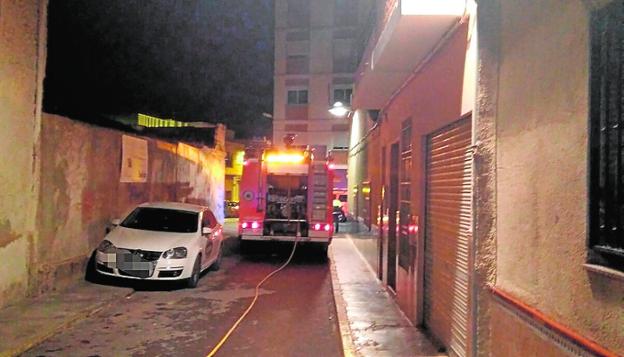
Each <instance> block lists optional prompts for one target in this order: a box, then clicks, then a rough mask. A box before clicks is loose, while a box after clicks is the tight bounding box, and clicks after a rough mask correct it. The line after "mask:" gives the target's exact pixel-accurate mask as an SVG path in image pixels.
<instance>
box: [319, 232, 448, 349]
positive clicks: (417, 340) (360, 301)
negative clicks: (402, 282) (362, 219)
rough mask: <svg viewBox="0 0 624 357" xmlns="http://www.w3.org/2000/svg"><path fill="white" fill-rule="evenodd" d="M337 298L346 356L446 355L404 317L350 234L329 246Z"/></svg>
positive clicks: (341, 235)
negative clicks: (357, 248) (360, 253)
mask: <svg viewBox="0 0 624 357" xmlns="http://www.w3.org/2000/svg"><path fill="white" fill-rule="evenodd" d="M330 259H331V274H332V283H333V287H334V299H335V301H336V309H337V310H338V322H339V325H340V332H341V335H342V340H343V348H344V352H345V356H346V357H349V356H445V355H444V354H440V353H438V352H437V348H436V347H435V346H434V345H433V344H432V343H431V342H430V341H429V339H428V338H427V336H425V335H424V334H423V333H422V332H421V331H420V330H419V329H417V328H416V327H414V326H412V324H411V323H410V322H409V321H408V320H407V319H406V318H405V317H404V315H403V314H402V313H401V311H400V310H399V308H398V306H397V305H396V303H395V302H394V300H393V299H392V297H390V295H389V294H388V292H387V291H386V290H385V289H384V287H383V286H382V285H381V283H380V282H379V280H377V278H376V277H375V275H374V274H373V272H372V271H370V269H369V266H368V265H367V264H366V263H365V262H364V260H363V259H362V257H361V256H360V255H359V254H358V252H357V251H356V248H355V246H354V244H353V242H352V241H351V238H349V235H348V234H347V235H344V234H339V235H338V236H337V237H334V240H333V241H332V244H331V246H330Z"/></svg>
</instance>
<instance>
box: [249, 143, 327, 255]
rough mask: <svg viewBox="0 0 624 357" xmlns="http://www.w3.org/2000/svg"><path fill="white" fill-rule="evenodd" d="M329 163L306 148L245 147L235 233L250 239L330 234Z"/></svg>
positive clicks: (321, 238)
mask: <svg viewBox="0 0 624 357" xmlns="http://www.w3.org/2000/svg"><path fill="white" fill-rule="evenodd" d="M331 174H332V172H331V169H330V166H329V165H328V162H327V160H326V159H325V158H322V159H320V158H319V159H317V158H316V157H315V156H314V154H313V152H311V151H310V150H307V149H297V148H293V147H292V146H289V147H287V148H285V149H276V148H271V147H267V148H260V149H256V150H246V151H245V161H244V165H243V174H242V177H241V182H240V200H239V205H240V208H239V226H238V229H239V234H240V235H241V239H242V241H241V243H242V244H246V242H248V241H256V242H268V241H295V240H297V241H298V242H306V243H316V244H319V245H320V247H322V248H323V251H324V252H327V248H328V246H329V243H330V242H331V239H332V234H333V230H334V229H333V224H332V219H333V218H332V205H331V200H332V182H333V179H332V177H331Z"/></svg>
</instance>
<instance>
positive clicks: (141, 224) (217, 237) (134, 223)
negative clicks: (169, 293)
mask: <svg viewBox="0 0 624 357" xmlns="http://www.w3.org/2000/svg"><path fill="white" fill-rule="evenodd" d="M113 224H114V225H116V227H115V228H113V229H112V230H111V231H110V232H109V233H108V234H107V235H106V236H105V237H104V240H103V241H102V242H101V243H100V245H99V246H98V247H97V249H96V251H95V254H94V259H93V264H94V267H93V268H95V271H97V273H99V274H103V275H108V276H114V277H119V278H128V279H143V280H186V282H187V286H188V287H190V288H194V287H196V286H197V283H198V281H199V277H200V274H201V272H202V271H204V270H206V269H208V268H211V269H213V270H218V269H219V265H220V263H221V243H222V241H223V229H222V226H221V225H220V224H219V223H218V222H217V220H216V218H215V216H214V214H213V213H212V212H211V211H210V210H209V209H208V208H207V207H203V206H198V205H192V204H186V203H173V202H160V203H144V204H142V205H139V206H138V207H136V208H135V209H134V210H133V211H132V212H131V213H130V214H129V215H128V216H127V217H126V218H125V219H124V220H123V221H121V222H120V221H119V220H114V221H113Z"/></svg>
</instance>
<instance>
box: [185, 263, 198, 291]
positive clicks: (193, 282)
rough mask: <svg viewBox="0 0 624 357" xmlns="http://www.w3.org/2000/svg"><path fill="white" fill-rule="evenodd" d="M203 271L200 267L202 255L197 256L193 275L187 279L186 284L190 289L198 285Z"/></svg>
mask: <svg viewBox="0 0 624 357" xmlns="http://www.w3.org/2000/svg"><path fill="white" fill-rule="evenodd" d="M200 272H201V267H200V257H199V256H198V257H197V258H195V264H193V273H191V277H190V278H188V280H187V281H186V286H187V287H188V288H190V289H194V288H196V287H197V283H199V274H200Z"/></svg>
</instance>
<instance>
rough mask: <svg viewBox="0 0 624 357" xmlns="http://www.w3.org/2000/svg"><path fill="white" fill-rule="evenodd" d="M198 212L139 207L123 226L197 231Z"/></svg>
mask: <svg viewBox="0 0 624 357" xmlns="http://www.w3.org/2000/svg"><path fill="white" fill-rule="evenodd" d="M198 216H199V214H198V213H197V212H189V211H181V210H175V209H166V208H154V207H138V208H136V209H135V210H134V211H132V213H130V215H128V217H126V219H124V221H123V222H121V226H122V227H126V228H133V229H142V230H147V231H159V232H174V233H192V232H197V226H198V224H197V218H198Z"/></svg>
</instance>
